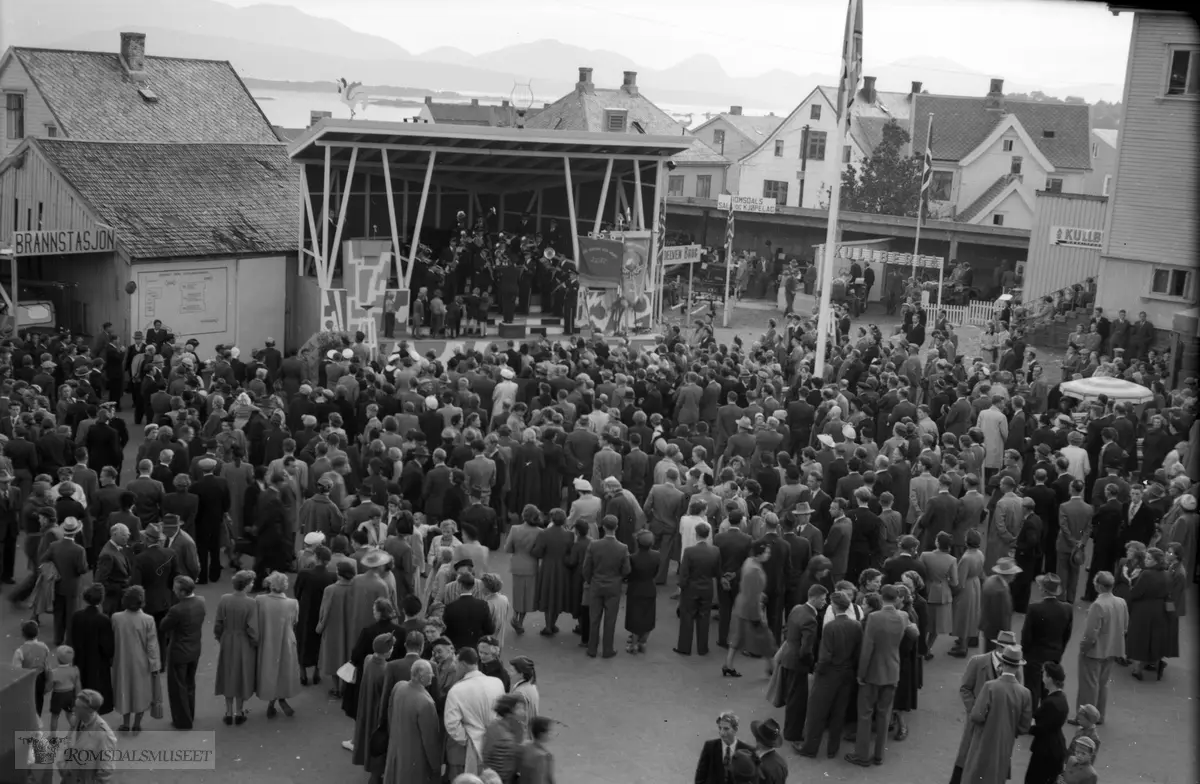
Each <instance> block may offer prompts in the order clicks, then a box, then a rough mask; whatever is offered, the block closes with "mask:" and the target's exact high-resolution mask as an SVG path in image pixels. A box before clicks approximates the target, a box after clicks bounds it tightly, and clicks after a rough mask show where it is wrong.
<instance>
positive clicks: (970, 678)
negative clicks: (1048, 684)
mask: <svg viewBox="0 0 1200 784" xmlns="http://www.w3.org/2000/svg"><path fill="white" fill-rule="evenodd" d="M1016 642H1017V637H1016V635H1015V634H1013V633H1012V632H1011V631H1008V630H1004V631H1001V632H1000V634H999V635H998V636H997V637H996V639H995V640H991V643H992V644H993V645H994V646H998V647H995V648H994V649H993V650H992V651H990V652H988V653H980V654H977V655H975V656H972V657H971V658H970V659H968V660H967V668H966V670H965V671H964V672H963V677H962V683H961V684H960V685H959V687H958V696H959V697H960V698H961V699H962V701H963V705H964V706H965V707H966V710H967V718H966V721H965V722H964V723H963V733H962V739H961V741H960V742H959V745H958V754H957V755H956V757H955V760H954V772H953V774H952V775H951V776H950V784H961V782H962V768H963V763H964V762H965V761H966V759H967V748H968V747H969V746H970V744H971V735H972V728H973V727H974V722H972V721H971V711H972V710H974V709H975V701H976V700H977V699H979V693H980V692H981V691H983V684H985V683H987V682H988V681H993V680H995V679H996V678H999V677H1000V668H1001V666H1000V651H1001V650H1002V649H1003V648H1006V647H1007V646H1009V645H1015V644H1016ZM1023 678H1024V673H1023V672H1021V671H1018V672H1017V680H1018V681H1020V680H1022V679H1023Z"/></svg>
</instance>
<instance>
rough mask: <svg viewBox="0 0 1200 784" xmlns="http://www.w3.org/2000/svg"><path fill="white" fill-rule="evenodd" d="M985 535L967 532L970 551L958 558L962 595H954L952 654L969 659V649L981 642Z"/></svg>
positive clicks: (975, 531)
mask: <svg viewBox="0 0 1200 784" xmlns="http://www.w3.org/2000/svg"><path fill="white" fill-rule="evenodd" d="M982 541H983V537H982V536H980V534H979V531H978V530H976V529H974V528H972V529H971V530H969V531H967V537H966V543H967V550H966V552H964V553H963V554H962V557H961V558H959V559H958V585H959V591H958V595H957V596H955V597H954V647H953V648H951V649H950V655H951V656H955V657H958V658H960V659H961V658H966V656H967V650H968V649H969V648H974V647H975V645H976V643H977V642H978V641H979V639H978V638H979V616H980V612H981V610H980V604H979V602H980V592H981V590H982V586H983V551H981V550H980V549H979V545H980V544H981V543H982Z"/></svg>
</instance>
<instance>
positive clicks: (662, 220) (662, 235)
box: [629, 196, 667, 270]
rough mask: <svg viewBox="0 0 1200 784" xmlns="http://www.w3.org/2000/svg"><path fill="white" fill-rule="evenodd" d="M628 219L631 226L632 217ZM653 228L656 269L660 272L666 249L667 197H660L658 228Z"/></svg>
mask: <svg viewBox="0 0 1200 784" xmlns="http://www.w3.org/2000/svg"><path fill="white" fill-rule="evenodd" d="M629 217H630V219H631V220H630V225H633V224H632V218H633V216H632V215H630V216H629ZM655 228H656V229H657V230H658V254H657V258H658V269H659V270H662V268H663V255H664V254H665V251H666V248H667V197H666V196H663V197H662V203H661V204H659V205H658V226H656V227H655Z"/></svg>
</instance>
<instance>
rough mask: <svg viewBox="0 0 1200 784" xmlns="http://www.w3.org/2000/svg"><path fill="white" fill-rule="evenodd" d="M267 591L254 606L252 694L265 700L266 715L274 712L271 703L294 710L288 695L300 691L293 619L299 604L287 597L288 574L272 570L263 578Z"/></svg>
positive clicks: (297, 612)
mask: <svg viewBox="0 0 1200 784" xmlns="http://www.w3.org/2000/svg"><path fill="white" fill-rule="evenodd" d="M263 587H265V588H266V589H267V590H268V593H265V594H259V595H258V596H257V597H255V599H254V602H255V604H256V605H257V606H258V635H259V636H258V677H257V680H256V685H255V693H256V694H258V697H259V699H263V700H266V701H267V718H268V719H273V718H275V716H276V715H277V712H276V710H275V703H276V702H278V703H279V708H280V709H281V710H282V711H283V712H284V714H285V715H287V716H291V715H293V714H294V713H295V711H294V710H293V709H292V706H291V705H289V704H288V702H287V700H288V697H292V696H294V695H296V694H298V693H299V692H300V659H299V657H298V656H297V655H296V632H295V626H296V621H297V620H299V618H300V603H299V602H297V601H296V600H295V599H289V598H288V596H287V587H288V577H287V575H286V574H284V573H283V572H272V573H271V574H269V575H267V577H266V578H265V579H264V580H263Z"/></svg>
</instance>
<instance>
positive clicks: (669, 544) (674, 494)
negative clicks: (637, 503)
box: [642, 468, 687, 585]
mask: <svg viewBox="0 0 1200 784" xmlns="http://www.w3.org/2000/svg"><path fill="white" fill-rule="evenodd" d="M665 479H666V481H664V482H660V483H658V484H656V485H654V486H653V487H651V488H650V494H649V495H647V496H646V502H645V503H644V504H642V513H643V514H645V515H646V526H647V528H648V529H649V531H650V533H652V534H654V549H655V550H657V551H658V553H659V558H660V562H659V567H658V574H657V575H655V577H654V582H655V583H656V584H658V585H666V584H667V573H668V571H670V568H671V557H672V553H671V551H672V550H673V549H674V547H675V542H676V541H677V540H678V538H679V518H680V517H682V516H683V512H684V509H685V506H686V504H687V496H685V495H684V494H683V491H682V490H680V489H679V470H678V469H676V468H668V469H667V473H666V477H665Z"/></svg>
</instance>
